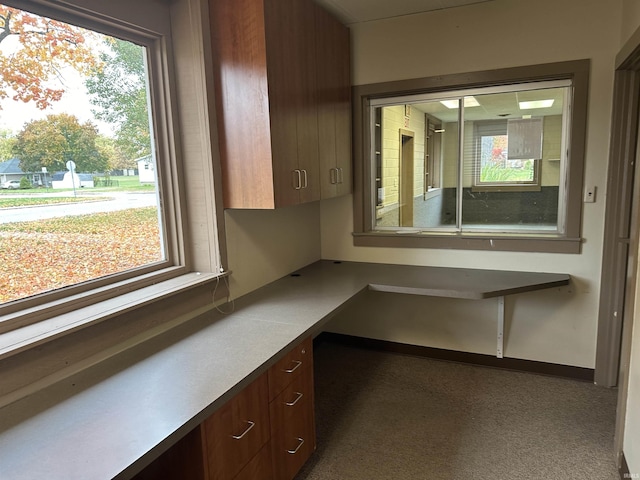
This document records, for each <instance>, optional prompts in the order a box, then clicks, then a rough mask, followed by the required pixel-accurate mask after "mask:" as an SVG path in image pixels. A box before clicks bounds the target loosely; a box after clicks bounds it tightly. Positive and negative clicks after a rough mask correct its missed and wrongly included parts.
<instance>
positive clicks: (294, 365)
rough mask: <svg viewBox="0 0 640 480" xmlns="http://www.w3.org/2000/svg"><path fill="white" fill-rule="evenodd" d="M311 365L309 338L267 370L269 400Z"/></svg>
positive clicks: (311, 354)
mask: <svg viewBox="0 0 640 480" xmlns="http://www.w3.org/2000/svg"><path fill="white" fill-rule="evenodd" d="M312 365H313V340H312V338H311V337H309V338H307V339H306V340H304V341H302V342H301V343H300V344H299V345H297V346H296V347H294V348H293V349H291V351H290V352H289V353H287V354H286V355H285V356H284V357H283V358H282V359H281V360H280V361H279V362H278V363H276V364H275V365H273V366H272V367H271V368H270V369H269V400H270V401H271V400H273V399H274V398H276V397H277V396H278V395H279V394H280V392H282V390H284V388H285V387H286V386H287V385H289V383H291V381H292V380H294V379H295V378H297V377H298V376H299V375H300V374H301V373H302V372H303V371H304V370H306V368H305V367H307V366H309V367H310V366H312Z"/></svg>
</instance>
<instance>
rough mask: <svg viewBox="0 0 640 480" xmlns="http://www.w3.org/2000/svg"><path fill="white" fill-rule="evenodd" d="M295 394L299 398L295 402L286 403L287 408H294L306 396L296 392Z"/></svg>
mask: <svg viewBox="0 0 640 480" xmlns="http://www.w3.org/2000/svg"><path fill="white" fill-rule="evenodd" d="M294 393H295V394H296V395H297V397H296V399H295V400H294V401H293V402H284V404H285V405H286V406H287V407H293V406H294V405H295V404H296V403H298V402H299V401H300V399H301V398H302V397H303V396H304V395H302V393H300V392H294Z"/></svg>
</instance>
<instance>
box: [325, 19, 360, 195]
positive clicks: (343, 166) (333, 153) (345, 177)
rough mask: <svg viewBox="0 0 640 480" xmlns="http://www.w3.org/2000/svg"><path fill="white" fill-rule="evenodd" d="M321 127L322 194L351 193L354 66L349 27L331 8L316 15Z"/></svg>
mask: <svg viewBox="0 0 640 480" xmlns="http://www.w3.org/2000/svg"><path fill="white" fill-rule="evenodd" d="M316 31H317V32H318V41H317V42H316V58H317V59H318V64H319V65H322V68H319V69H318V76H317V81H318V127H319V142H320V143H319V148H320V150H319V152H320V185H321V195H322V198H332V197H336V196H340V195H345V194H347V193H351V190H352V188H351V185H352V169H351V69H350V64H351V60H350V39H349V29H348V28H346V27H345V26H344V25H342V24H341V23H340V22H339V21H338V20H336V19H335V18H334V17H333V16H332V15H331V14H329V13H328V12H326V11H324V10H322V9H320V8H318V13H317V15H316Z"/></svg>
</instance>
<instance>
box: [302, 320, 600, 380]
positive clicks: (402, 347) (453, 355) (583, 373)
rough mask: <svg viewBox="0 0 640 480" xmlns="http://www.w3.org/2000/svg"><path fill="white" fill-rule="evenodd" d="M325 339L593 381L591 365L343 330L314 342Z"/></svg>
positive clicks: (454, 360)
mask: <svg viewBox="0 0 640 480" xmlns="http://www.w3.org/2000/svg"><path fill="white" fill-rule="evenodd" d="M322 342H331V343H339V344H342V345H349V346H352V347H358V348H366V349H369V350H378V351H383V352H394V353H400V354H404V355H413V356H417V357H426V358H432V359H436V360H447V361H450V362H458V363H468V364H472V365H481V366H484V367H494V368H504V369H506V370H516V371H521V372H529V373H537V374H542V375H551V376H554V377H564V378H572V379H575V380H582V381H585V382H593V378H594V370H593V369H591V368H584V367H574V366H571V365H558V364H555V363H547V362H537V361H533V360H521V359H518V358H497V357H494V356H492V355H483V354H480V353H467V352H458V351H454V350H445V349H442V348H432V347H423V346H419V345H407V344H404V343H397V342H390V341H387V340H377V339H373V338H364V337H357V336H353V335H344V334H342V333H333V332H322V333H321V334H320V335H318V336H317V337H316V338H315V340H314V343H316V344H317V345H318V346H319V345H320V344H321V343H322Z"/></svg>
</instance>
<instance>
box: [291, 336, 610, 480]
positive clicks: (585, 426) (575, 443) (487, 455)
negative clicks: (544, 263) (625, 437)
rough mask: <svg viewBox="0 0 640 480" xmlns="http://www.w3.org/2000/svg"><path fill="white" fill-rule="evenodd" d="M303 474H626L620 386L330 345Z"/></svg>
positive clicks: (370, 477) (553, 478)
mask: <svg viewBox="0 0 640 480" xmlns="http://www.w3.org/2000/svg"><path fill="white" fill-rule="evenodd" d="M314 360H315V367H314V375H315V387H316V390H315V395H316V429H317V450H316V452H315V453H314V454H313V456H312V457H311V459H310V460H309V461H308V462H307V463H306V464H305V466H304V467H303V468H302V470H301V471H300V472H299V474H298V475H297V476H296V480H334V479H335V480H351V479H353V480H356V479H357V480H378V479H380V480H383V479H384V480H389V479H402V480H413V479H416V480H418V479H419V480H458V479H459V480H463V479H464V480H469V479H472V480H485V479H486V480H507V479H508V480H513V479H518V480H529V479H531V480H547V479H549V480H561V479H586V480H618V479H619V476H618V472H617V469H616V467H615V459H614V453H613V434H614V422H615V409H616V395H617V392H616V390H612V389H605V388H602V387H597V386H595V385H593V384H590V383H587V382H581V381H577V380H570V379H564V378H555V377H548V376H542V375H535V374H530V373H521V372H513V371H507V370H500V369H492V368H487V367H478V366H471V365H464V364H457V363H452V362H445V361H438V360H431V359H425V358H419V357H412V356H406V355H400V354H395V353H384V352H376V351H371V350H366V349H360V348H354V347H350V346H344V345H339V344H336V343H330V342H322V343H320V344H319V345H318V346H317V348H316V350H315V353H314Z"/></svg>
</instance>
